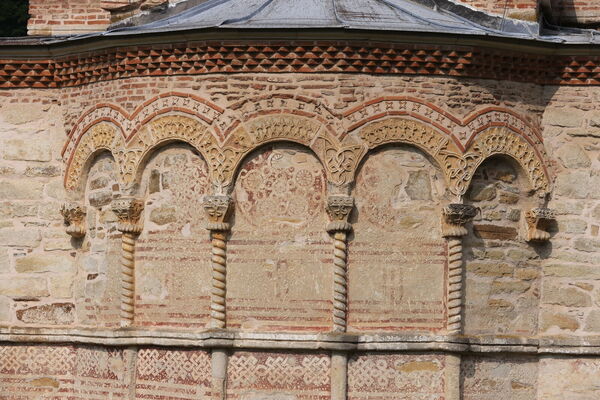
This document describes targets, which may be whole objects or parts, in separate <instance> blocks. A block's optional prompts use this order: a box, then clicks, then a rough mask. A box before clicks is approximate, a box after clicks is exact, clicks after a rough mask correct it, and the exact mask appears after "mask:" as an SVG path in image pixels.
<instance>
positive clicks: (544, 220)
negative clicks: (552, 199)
mask: <svg viewBox="0 0 600 400" xmlns="http://www.w3.org/2000/svg"><path fill="white" fill-rule="evenodd" d="M555 218H556V214H555V212H554V210H551V209H549V208H533V209H531V210H529V211H527V213H525V221H526V222H527V241H534V242H543V241H546V240H548V239H550V234H549V233H548V232H547V230H548V224H549V223H550V221H553V220H554V219H555Z"/></svg>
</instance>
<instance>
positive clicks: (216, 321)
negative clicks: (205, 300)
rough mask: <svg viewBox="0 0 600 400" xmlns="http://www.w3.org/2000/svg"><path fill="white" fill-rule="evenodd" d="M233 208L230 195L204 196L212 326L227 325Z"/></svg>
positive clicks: (220, 326)
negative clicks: (210, 277)
mask: <svg viewBox="0 0 600 400" xmlns="http://www.w3.org/2000/svg"><path fill="white" fill-rule="evenodd" d="M232 208H233V199H232V198H231V197H230V196H228V195H212V196H206V197H205V198H204V211H206V215H207V217H208V224H207V226H206V229H208V230H209V231H210V241H211V261H210V264H211V268H212V284H211V285H212V289H211V293H210V327H211V328H218V329H223V328H225V327H226V326H227V315H226V310H227V304H226V302H227V234H228V232H229V231H230V229H231V226H230V224H229V222H227V220H228V219H229V215H230V213H231V210H232Z"/></svg>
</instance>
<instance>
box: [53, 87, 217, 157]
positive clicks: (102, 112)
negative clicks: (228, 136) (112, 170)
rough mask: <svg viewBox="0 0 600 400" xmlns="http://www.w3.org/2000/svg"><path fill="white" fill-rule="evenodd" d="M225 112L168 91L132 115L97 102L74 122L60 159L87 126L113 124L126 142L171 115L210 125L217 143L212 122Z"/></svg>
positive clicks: (138, 108)
mask: <svg viewBox="0 0 600 400" xmlns="http://www.w3.org/2000/svg"><path fill="white" fill-rule="evenodd" d="M224 111H225V110H223V109H222V108H220V107H219V106H217V105H216V104H214V103H212V102H210V101H208V100H205V99H203V98H201V97H199V96H195V95H192V94H189V93H179V92H168V93H163V94H161V95H159V96H155V97H153V98H151V99H149V100H148V101H146V102H144V103H143V104H140V105H139V106H138V107H137V108H136V109H135V110H134V111H133V112H132V113H128V112H127V111H126V110H124V109H123V108H121V107H118V106H115V105H113V104H108V103H99V104H97V105H96V106H94V107H92V108H90V109H89V110H87V111H86V112H85V113H83V115H82V116H81V117H80V118H79V119H78V120H77V121H76V122H75V123H74V125H73V127H72V128H71V130H70V132H69V135H68V136H69V139H68V141H67V142H66V143H65V146H64V147H63V150H62V156H63V159H65V160H68V159H69V157H70V155H71V154H72V153H73V151H74V150H75V148H76V147H77V144H78V142H79V140H80V138H81V137H82V136H83V134H85V132H86V130H87V127H90V126H92V125H94V124H96V123H97V122H98V121H109V122H111V123H113V124H114V125H115V126H117V127H118V128H119V129H120V130H121V132H124V137H125V138H126V140H127V141H129V140H131V139H132V138H133V137H135V136H136V134H137V132H138V131H139V130H140V129H141V128H142V127H144V126H145V125H146V124H147V123H148V122H150V121H151V120H153V119H155V118H156V117H158V116H161V115H165V114H168V113H174V112H177V113H181V114H185V115H189V116H190V117H193V118H197V119H198V120H201V121H204V122H205V123H206V124H208V125H213V130H214V135H215V138H216V139H217V140H218V139H219V138H220V137H221V136H222V134H221V132H220V130H219V128H218V127H217V126H216V125H214V124H213V123H214V122H215V120H216V119H217V118H218V117H219V116H220V115H221V114H222V113H223V112H224Z"/></svg>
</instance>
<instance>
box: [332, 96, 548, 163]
mask: <svg viewBox="0 0 600 400" xmlns="http://www.w3.org/2000/svg"><path fill="white" fill-rule="evenodd" d="M343 116H344V125H345V129H346V131H347V132H349V133H352V132H353V131H356V130H358V129H360V128H362V127H363V126H364V125H366V124H369V123H371V122H374V121H377V120H381V119H386V118H389V117H404V118H410V119H414V120H416V121H420V122H422V123H424V124H426V125H429V126H431V127H433V128H435V129H436V130H438V131H439V132H441V133H444V134H446V135H447V136H449V137H450V138H451V139H452V140H454V141H455V143H456V144H457V145H458V147H459V149H460V150H461V151H462V152H464V151H465V149H466V148H468V147H469V145H470V144H471V143H472V142H473V141H474V140H475V138H476V137H477V135H479V133H481V132H483V131H485V130H487V129H489V128H491V127H506V128H508V129H510V130H512V131H513V132H515V133H517V134H518V135H521V136H523V137H524V138H526V139H527V140H528V141H530V142H531V143H532V144H534V145H535V146H536V147H537V148H538V150H539V151H540V152H541V151H543V138H542V134H541V131H540V129H539V128H538V127H537V126H536V125H534V124H533V123H532V122H531V121H528V120H527V118H525V117H524V116H522V115H519V114H518V113H516V112H514V111H512V110H509V109H506V108H502V107H485V108H482V109H479V110H477V111H475V112H474V113H472V114H470V115H468V116H466V117H465V118H464V119H460V118H457V117H456V116H454V115H452V114H451V113H449V112H448V111H446V110H444V109H442V108H440V107H438V106H436V105H435V104H432V103H430V102H427V101H425V100H421V99H417V98H413V97H407V96H394V97H391V96H390V97H379V98H376V99H372V100H369V101H366V102H364V103H362V104H361V105H359V106H357V107H354V108H352V109H350V110H347V111H346V112H344V115H343Z"/></svg>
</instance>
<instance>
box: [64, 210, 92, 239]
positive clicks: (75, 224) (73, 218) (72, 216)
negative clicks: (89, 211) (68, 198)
mask: <svg viewBox="0 0 600 400" xmlns="http://www.w3.org/2000/svg"><path fill="white" fill-rule="evenodd" d="M60 213H61V214H62V216H63V218H64V219H65V226H66V231H67V233H68V234H69V235H71V236H72V237H74V238H75V239H80V238H82V237H84V236H85V215H86V209H85V207H84V206H81V205H79V204H77V203H64V204H63V205H62V206H61V207H60Z"/></svg>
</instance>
